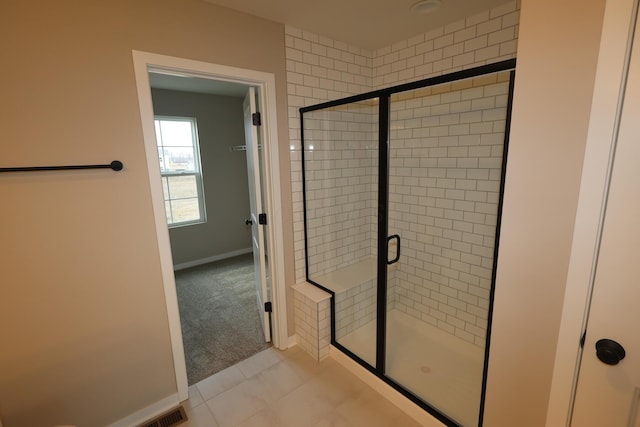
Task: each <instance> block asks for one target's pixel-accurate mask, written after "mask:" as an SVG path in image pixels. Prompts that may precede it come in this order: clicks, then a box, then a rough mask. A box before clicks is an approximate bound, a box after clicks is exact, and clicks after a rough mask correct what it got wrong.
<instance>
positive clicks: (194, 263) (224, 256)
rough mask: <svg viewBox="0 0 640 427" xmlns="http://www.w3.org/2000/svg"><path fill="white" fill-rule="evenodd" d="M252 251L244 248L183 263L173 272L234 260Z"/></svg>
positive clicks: (174, 268) (175, 266)
mask: <svg viewBox="0 0 640 427" xmlns="http://www.w3.org/2000/svg"><path fill="white" fill-rule="evenodd" d="M251 251H253V249H252V248H244V249H238V250H237V251H231V252H227V253H224V254H220V255H214V256H210V257H207V258H200V259H196V260H193V261H187V262H182V263H180V264H175V265H174V266H173V270H174V271H178V270H184V269H185V268H190V267H195V266H197V265H202V264H207V263H210V262H214V261H221V260H223V259H227V258H232V257H234V256H238V255H244V254H248V253H250V252H251Z"/></svg>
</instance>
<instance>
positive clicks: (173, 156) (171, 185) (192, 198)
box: [154, 116, 206, 227]
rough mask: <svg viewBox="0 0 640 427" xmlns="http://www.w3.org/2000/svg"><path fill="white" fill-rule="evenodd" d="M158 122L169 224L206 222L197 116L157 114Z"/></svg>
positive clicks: (160, 155) (157, 135)
mask: <svg viewBox="0 0 640 427" xmlns="http://www.w3.org/2000/svg"><path fill="white" fill-rule="evenodd" d="M154 122H155V127H156V141H157V143H158V156H159V159H160V173H161V175H162V189H163V193H164V208H165V211H166V213H167V223H168V224H169V226H173V227H175V226H178V225H187V224H196V223H201V222H205V221H206V216H205V209H204V195H203V191H202V168H201V167H200V149H199V147H198V131H197V128H196V119H195V118H192V117H160V116H156V118H155V120H154Z"/></svg>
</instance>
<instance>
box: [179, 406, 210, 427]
mask: <svg viewBox="0 0 640 427" xmlns="http://www.w3.org/2000/svg"><path fill="white" fill-rule="evenodd" d="M187 417H188V418H189V420H188V421H187V422H186V423H183V424H180V427H219V426H218V423H217V422H216V420H215V419H214V418H213V415H211V412H209V409H208V408H207V405H199V406H196V407H194V408H192V409H191V410H190V411H189V412H188V413H187Z"/></svg>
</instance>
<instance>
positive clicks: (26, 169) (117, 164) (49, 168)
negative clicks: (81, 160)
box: [0, 160, 124, 172]
mask: <svg viewBox="0 0 640 427" xmlns="http://www.w3.org/2000/svg"><path fill="white" fill-rule="evenodd" d="M123 167H124V165H123V164H122V162H121V161H120V160H114V161H113V162H111V163H109V164H108V165H71V166H29V167H17V168H0V172H34V171H61V170H73V169H112V170H114V171H116V172H118V171H121V170H122V168H123Z"/></svg>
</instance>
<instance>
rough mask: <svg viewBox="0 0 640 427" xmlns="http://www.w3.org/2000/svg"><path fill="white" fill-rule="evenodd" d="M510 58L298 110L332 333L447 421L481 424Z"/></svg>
mask: <svg viewBox="0 0 640 427" xmlns="http://www.w3.org/2000/svg"><path fill="white" fill-rule="evenodd" d="M514 67H515V60H509V61H503V62H500V63H495V64H490V65H485V66H481V67H477V68H473V69H469V70H463V71H459V72H455V73H451V74H447V75H442V76H437V77H434V78H430V79H426V80H422V81H419V82H414V83H409V84H405V85H400V86H396V87H392V88H387V89H383V90H379V91H375V92H371V93H367V94H362V95H358V96H354V97H350V98H345V99H341V100H336V101H331V102H328V103H324V104H319V105H315V106H310V107H305V108H302V109H301V110H300V113H301V129H302V144H303V150H302V163H303V190H304V191H303V192H304V214H305V217H304V220H305V249H306V273H307V280H308V281H309V282H311V283H313V284H315V285H316V286H319V287H321V288H322V289H324V290H326V291H328V292H330V293H331V295H332V307H331V309H332V323H331V326H332V327H331V329H332V331H331V333H332V336H331V340H332V344H333V345H334V346H335V347H337V348H338V349H340V350H341V351H343V352H344V353H346V354H347V355H349V356H350V357H351V358H353V359H354V360H356V361H357V362H358V363H360V364H361V365H362V366H364V367H365V368H367V369H368V370H370V371H371V372H372V373H374V374H375V375H377V376H378V377H379V378H381V379H382V380H384V381H385V382H387V383H388V384H390V385H391V386H393V387H394V388H395V389H396V390H398V391H400V392H401V393H403V394H404V395H405V396H407V397H408V398H409V399H411V400H412V401H414V402H415V403H417V404H419V405H420V406H422V407H423V408H424V409H425V410H427V411H429V412H430V413H431V414H432V415H434V416H435V417H436V418H438V419H439V420H440V421H442V422H443V423H445V424H446V425H450V426H476V425H482V407H483V399H484V384H485V377H486V360H487V356H488V351H489V346H488V344H489V339H490V329H491V328H490V323H491V305H492V295H493V287H494V271H495V262H496V256H497V249H498V247H497V243H498V237H499V226H500V209H501V201H502V188H503V183H504V168H505V164H506V151H507V145H508V135H509V132H508V130H509V119H510V109H511V99H512V92H513V81H514V76H515V74H514V71H513V69H514Z"/></svg>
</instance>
